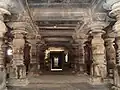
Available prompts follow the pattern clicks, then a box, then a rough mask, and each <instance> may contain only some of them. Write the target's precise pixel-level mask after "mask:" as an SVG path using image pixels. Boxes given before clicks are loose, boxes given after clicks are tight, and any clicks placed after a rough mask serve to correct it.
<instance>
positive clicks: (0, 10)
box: [0, 2, 10, 90]
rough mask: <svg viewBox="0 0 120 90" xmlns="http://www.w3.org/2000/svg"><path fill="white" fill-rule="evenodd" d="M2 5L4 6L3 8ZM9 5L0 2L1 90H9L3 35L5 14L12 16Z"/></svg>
mask: <svg viewBox="0 0 120 90" xmlns="http://www.w3.org/2000/svg"><path fill="white" fill-rule="evenodd" d="M1 5H4V6H5V7H4V6H3V7H1ZM6 8H7V5H6V4H5V3H4V2H0V90H7V87H6V69H5V63H4V54H3V49H2V46H3V37H4V36H3V34H4V33H5V32H6V30H7V28H6V25H5V24H4V14H7V15H10V12H9V11H8V10H7V9H6Z"/></svg>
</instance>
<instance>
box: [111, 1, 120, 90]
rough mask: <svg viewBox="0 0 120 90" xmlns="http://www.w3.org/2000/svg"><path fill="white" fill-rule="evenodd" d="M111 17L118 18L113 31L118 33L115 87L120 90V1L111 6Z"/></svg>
mask: <svg viewBox="0 0 120 90" xmlns="http://www.w3.org/2000/svg"><path fill="white" fill-rule="evenodd" d="M111 9H112V10H111V12H110V16H115V17H116V23H115V25H114V27H113V29H114V30H115V32H116V35H115V36H116V44H117V65H116V67H115V69H114V86H115V87H116V88H117V89H116V90H119V89H120V1H119V0H117V1H114V3H112V5H111Z"/></svg>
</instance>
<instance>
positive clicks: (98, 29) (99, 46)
mask: <svg viewBox="0 0 120 90" xmlns="http://www.w3.org/2000/svg"><path fill="white" fill-rule="evenodd" d="M104 26H105V25H104V23H102V22H95V23H93V24H92V25H91V30H92V31H91V32H90V33H91V34H92V36H93V39H92V54H93V63H92V69H91V73H92V79H91V80H92V82H93V83H94V84H97V83H98V84H99V83H101V82H102V81H103V80H104V78H105V77H106V73H107V71H106V61H105V47H104V40H103V39H102V34H103V33H104V31H103V30H102V29H103V28H104Z"/></svg>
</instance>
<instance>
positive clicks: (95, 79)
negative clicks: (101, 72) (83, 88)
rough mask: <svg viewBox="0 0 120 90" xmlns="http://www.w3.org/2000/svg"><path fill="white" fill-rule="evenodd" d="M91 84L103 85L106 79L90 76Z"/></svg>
mask: <svg viewBox="0 0 120 90" xmlns="http://www.w3.org/2000/svg"><path fill="white" fill-rule="evenodd" d="M90 84H92V85H102V84H104V81H103V80H101V77H91V78H90Z"/></svg>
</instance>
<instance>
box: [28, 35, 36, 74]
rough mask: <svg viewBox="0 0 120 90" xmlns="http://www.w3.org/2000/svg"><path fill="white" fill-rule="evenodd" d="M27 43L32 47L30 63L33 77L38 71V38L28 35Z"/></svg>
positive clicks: (30, 72) (30, 71)
mask: <svg viewBox="0 0 120 90" xmlns="http://www.w3.org/2000/svg"><path fill="white" fill-rule="evenodd" d="M26 42H28V43H29V46H30V52H28V53H29V54H30V61H29V74H31V75H33V73H34V72H35V70H36V69H37V65H36V64H37V63H38V62H37V59H36V58H37V57H36V36H35V35H33V34H30V33H28V34H27V35H26Z"/></svg>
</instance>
